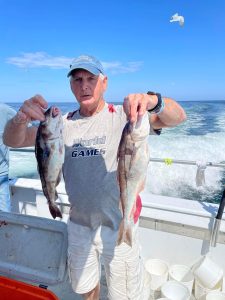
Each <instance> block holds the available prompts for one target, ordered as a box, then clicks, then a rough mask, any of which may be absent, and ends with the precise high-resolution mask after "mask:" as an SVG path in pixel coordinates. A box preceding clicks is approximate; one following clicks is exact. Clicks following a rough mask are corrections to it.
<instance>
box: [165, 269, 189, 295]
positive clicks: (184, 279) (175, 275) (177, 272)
mask: <svg viewBox="0 0 225 300" xmlns="http://www.w3.org/2000/svg"><path fill="white" fill-rule="evenodd" d="M169 279H170V280H176V281H178V282H181V283H182V284H183V285H185V286H186V287H187V288H188V290H189V292H190V294H191V293H192V289H193V284H194V274H193V272H192V271H191V269H190V268H189V267H188V266H186V265H172V266H171V267H170V268H169Z"/></svg>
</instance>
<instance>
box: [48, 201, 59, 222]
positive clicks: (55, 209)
mask: <svg viewBox="0 0 225 300" xmlns="http://www.w3.org/2000/svg"><path fill="white" fill-rule="evenodd" d="M49 211H50V213H51V215H52V217H53V218H54V219H55V218H56V217H59V218H61V219H62V213H61V211H60V210H59V208H58V206H57V205H56V204H52V203H51V204H49Z"/></svg>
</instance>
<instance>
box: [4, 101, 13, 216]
mask: <svg viewBox="0 0 225 300" xmlns="http://www.w3.org/2000/svg"><path fill="white" fill-rule="evenodd" d="M15 115H16V111H15V110H14V109H12V108H11V107H10V106H8V105H6V104H3V103H0V210H2V211H7V212H10V211H11V201H10V192H9V149H8V147H7V146H6V145H4V144H3V141H2V135H3V131H4V128H5V125H6V123H7V122H8V121H9V120H10V119H11V118H12V117H14V116H15Z"/></svg>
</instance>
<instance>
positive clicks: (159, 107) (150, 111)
mask: <svg viewBox="0 0 225 300" xmlns="http://www.w3.org/2000/svg"><path fill="white" fill-rule="evenodd" d="M147 94H148V95H155V96H157V98H158V102H157V104H156V106H155V107H153V108H152V109H148V112H149V113H151V114H157V113H158V112H159V111H160V110H161V108H162V97H161V94H159V93H154V92H150V91H149V92H147Z"/></svg>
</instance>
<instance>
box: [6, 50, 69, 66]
mask: <svg viewBox="0 0 225 300" xmlns="http://www.w3.org/2000/svg"><path fill="white" fill-rule="evenodd" d="M71 60H72V58H67V57H64V56H59V57H53V56H50V55H48V54H47V53H45V52H34V53H22V54H21V56H17V57H9V58H8V59H7V60H6V62H7V63H9V64H12V65H15V66H17V67H19V68H26V69H29V68H40V67H49V68H58V69H66V68H68V66H69V65H70V63H71Z"/></svg>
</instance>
